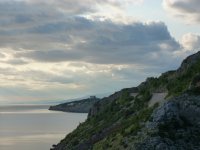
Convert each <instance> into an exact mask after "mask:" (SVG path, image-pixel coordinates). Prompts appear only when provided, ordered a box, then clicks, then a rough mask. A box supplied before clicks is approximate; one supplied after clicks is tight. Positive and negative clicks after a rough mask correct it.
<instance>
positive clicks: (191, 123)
mask: <svg viewBox="0 0 200 150" xmlns="http://www.w3.org/2000/svg"><path fill="white" fill-rule="evenodd" d="M199 116H200V96H197V95H189V94H187V93H184V94H182V95H181V96H179V97H176V98H174V99H171V100H170V101H168V102H166V103H165V104H163V105H162V106H160V107H159V108H158V109H156V110H155V111H154V112H153V114H152V116H151V117H152V121H149V122H147V123H146V127H145V128H144V129H143V131H144V132H146V135H145V136H144V139H143V140H142V142H140V143H137V144H135V145H136V149H138V150H143V149H144V150H145V149H148V150H151V149H152V150H153V149H155V150H163V149H166V150H171V149H172V150H178V149H181V150H188V149H190V150H197V149H200V143H199V141H200V117H199Z"/></svg>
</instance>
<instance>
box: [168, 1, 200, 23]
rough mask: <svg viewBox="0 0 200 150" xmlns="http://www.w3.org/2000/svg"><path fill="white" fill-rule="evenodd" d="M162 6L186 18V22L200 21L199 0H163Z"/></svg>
mask: <svg viewBox="0 0 200 150" xmlns="http://www.w3.org/2000/svg"><path fill="white" fill-rule="evenodd" d="M164 6H165V8H166V10H168V11H169V12H171V13H172V14H173V15H175V16H177V17H181V18H184V19H186V20H185V21H187V22H188V23H191V22H197V23H200V9H199V6H200V1H199V0H164Z"/></svg>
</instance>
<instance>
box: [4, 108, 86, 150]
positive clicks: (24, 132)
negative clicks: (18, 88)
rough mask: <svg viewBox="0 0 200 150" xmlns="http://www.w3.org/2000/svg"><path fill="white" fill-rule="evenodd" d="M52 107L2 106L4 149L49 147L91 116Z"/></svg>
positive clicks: (21, 149)
mask: <svg viewBox="0 0 200 150" xmlns="http://www.w3.org/2000/svg"><path fill="white" fill-rule="evenodd" d="M48 107H49V106H47V105H13V106H0V150H49V149H50V148H51V146H52V144H56V143H58V142H59V141H60V140H61V139H63V138H64V137H65V136H66V134H67V133H69V132H71V131H72V130H74V129H75V128H76V127H77V126H78V124H79V123H81V122H83V121H84V120H85V119H86V117H87V114H80V113H64V112H55V111H49V110H48Z"/></svg>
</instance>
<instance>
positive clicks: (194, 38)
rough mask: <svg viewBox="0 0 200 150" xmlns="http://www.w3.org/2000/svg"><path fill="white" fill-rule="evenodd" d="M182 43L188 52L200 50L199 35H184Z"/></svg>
mask: <svg viewBox="0 0 200 150" xmlns="http://www.w3.org/2000/svg"><path fill="white" fill-rule="evenodd" d="M181 43H182V45H183V47H184V48H185V49H186V50H189V51H194V50H195V51H199V50H200V36H199V35H197V34H192V33H187V34H185V35H183V37H182V40H181Z"/></svg>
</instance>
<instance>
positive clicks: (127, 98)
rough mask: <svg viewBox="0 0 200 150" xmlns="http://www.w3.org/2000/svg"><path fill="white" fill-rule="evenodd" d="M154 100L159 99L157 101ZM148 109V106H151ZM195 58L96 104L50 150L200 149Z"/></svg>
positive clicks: (199, 75)
mask: <svg viewBox="0 0 200 150" xmlns="http://www.w3.org/2000/svg"><path fill="white" fill-rule="evenodd" d="M155 95H157V96H158V95H164V96H165V98H163V97H162V100H158V98H156V102H158V103H154V104H153V105H152V103H151V102H152V101H155ZM150 104H151V105H150ZM199 141H200V52H198V53H196V54H194V55H191V56H189V57H188V58H186V59H185V60H184V61H183V63H182V64H181V66H180V68H178V69H177V70H174V71H168V72H166V73H163V74H162V75H161V76H160V77H159V78H148V79H147V80H146V81H145V82H143V83H141V84H140V85H139V86H138V87H134V88H129V89H123V90H121V91H119V92H116V93H114V94H113V95H111V96H109V97H106V98H103V99H102V100H100V101H98V102H96V103H95V104H94V105H93V107H92V108H91V110H90V112H89V115H88V119H87V120H86V121H85V122H84V123H82V124H80V125H79V126H78V127H77V129H76V130H74V131H73V132H72V133H70V134H69V135H67V136H66V138H65V139H63V140H62V141H61V142H60V143H59V144H57V145H54V147H53V148H52V149H54V150H89V149H93V150H107V149H108V150H121V149H127V150H134V149H135V150H168V149H169V150H179V149H180V150H188V149H191V150H198V149H200V142H199Z"/></svg>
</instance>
